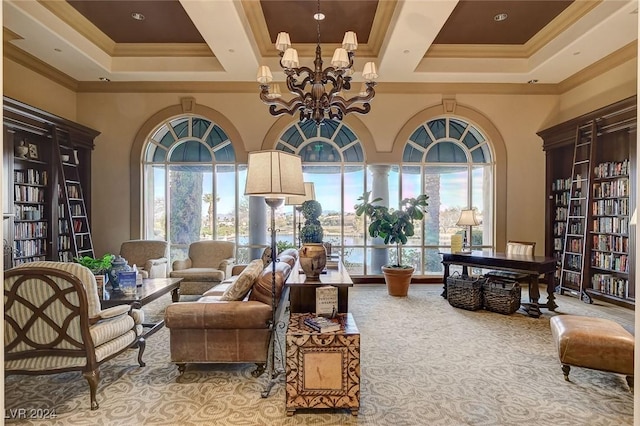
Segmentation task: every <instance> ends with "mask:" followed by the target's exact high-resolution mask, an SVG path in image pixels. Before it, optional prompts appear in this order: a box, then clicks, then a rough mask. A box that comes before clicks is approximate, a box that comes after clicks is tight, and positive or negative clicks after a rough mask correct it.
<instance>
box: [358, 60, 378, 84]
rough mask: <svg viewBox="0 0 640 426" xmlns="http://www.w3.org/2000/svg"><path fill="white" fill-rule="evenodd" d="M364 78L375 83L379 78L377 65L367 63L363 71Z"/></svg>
mask: <svg viewBox="0 0 640 426" xmlns="http://www.w3.org/2000/svg"><path fill="white" fill-rule="evenodd" d="M362 78H364V79H365V80H366V81H373V80H375V79H376V78H378V70H377V69H376V64H375V63H374V62H367V63H366V64H364V69H363V70H362Z"/></svg>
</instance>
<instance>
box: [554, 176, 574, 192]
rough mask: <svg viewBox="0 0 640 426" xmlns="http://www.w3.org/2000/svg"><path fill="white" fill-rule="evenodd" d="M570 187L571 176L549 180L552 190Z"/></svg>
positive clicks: (563, 189) (565, 189) (566, 189)
mask: <svg viewBox="0 0 640 426" xmlns="http://www.w3.org/2000/svg"><path fill="white" fill-rule="evenodd" d="M570 189H571V178H566V179H556V180H554V181H553V182H551V190H552V191H568V190H570Z"/></svg>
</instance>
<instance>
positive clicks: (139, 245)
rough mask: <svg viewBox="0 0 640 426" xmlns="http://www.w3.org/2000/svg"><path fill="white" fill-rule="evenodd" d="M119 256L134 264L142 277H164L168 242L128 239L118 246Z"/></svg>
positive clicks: (167, 258)
mask: <svg viewBox="0 0 640 426" xmlns="http://www.w3.org/2000/svg"><path fill="white" fill-rule="evenodd" d="M120 256H122V257H124V258H125V259H127V262H128V263H129V265H131V266H133V265H136V267H137V268H138V272H139V273H141V274H142V278H166V277H167V273H168V272H169V271H168V269H169V243H167V242H166V241H160V240H130V241H125V242H124V243H122V245H121V246H120Z"/></svg>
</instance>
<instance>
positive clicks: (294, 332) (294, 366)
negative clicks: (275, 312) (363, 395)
mask: <svg viewBox="0 0 640 426" xmlns="http://www.w3.org/2000/svg"><path fill="white" fill-rule="evenodd" d="M308 316H313V314H309V313H292V314H291V317H290V318H289V328H288V330H287V339H286V341H287V359H286V361H287V362H286V363H287V365H286V369H287V384H286V393H287V396H286V400H287V403H286V407H287V415H288V416H291V415H293V414H294V412H295V410H297V409H299V408H346V409H349V410H351V414H352V415H354V416H357V415H358V410H359V409H360V332H359V331H358V328H357V326H356V323H355V321H354V319H353V316H352V315H351V314H350V313H345V314H338V316H339V317H340V319H341V321H342V329H341V330H340V331H334V332H329V333H318V332H314V331H313V330H312V329H310V328H309V327H307V326H305V325H304V318H306V317H308Z"/></svg>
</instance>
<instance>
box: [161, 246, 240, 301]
mask: <svg viewBox="0 0 640 426" xmlns="http://www.w3.org/2000/svg"><path fill="white" fill-rule="evenodd" d="M235 249H236V245H235V243H233V242H230V241H196V242H194V243H191V245H189V257H187V258H186V259H184V260H176V261H174V262H173V267H172V269H173V270H172V271H171V272H170V273H169V276H171V277H175V278H182V282H181V283H180V294H181V295H202V294H204V292H206V291H207V290H209V289H210V288H211V287H213V286H214V285H216V284H218V283H220V282H221V281H223V280H224V279H225V278H227V277H230V276H231V268H232V267H233V265H234V263H235Z"/></svg>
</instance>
